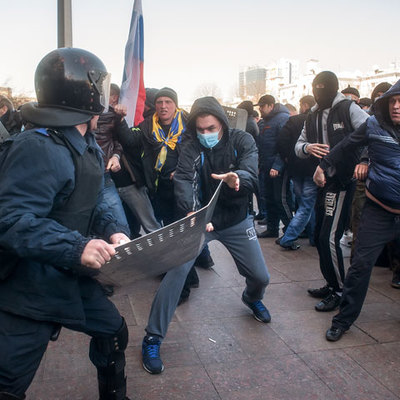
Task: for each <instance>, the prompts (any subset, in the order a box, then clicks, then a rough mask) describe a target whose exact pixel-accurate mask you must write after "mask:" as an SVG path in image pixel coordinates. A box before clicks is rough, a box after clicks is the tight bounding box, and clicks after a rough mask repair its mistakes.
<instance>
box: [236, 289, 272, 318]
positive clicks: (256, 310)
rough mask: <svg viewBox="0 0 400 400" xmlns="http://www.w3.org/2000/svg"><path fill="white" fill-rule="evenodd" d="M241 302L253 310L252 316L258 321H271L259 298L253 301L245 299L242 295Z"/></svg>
mask: <svg viewBox="0 0 400 400" xmlns="http://www.w3.org/2000/svg"><path fill="white" fill-rule="evenodd" d="M242 301H243V303H244V304H245V305H246V306H247V307H249V308H250V310H251V311H253V317H254V318H255V319H256V320H257V321H260V322H264V323H268V322H270V321H271V315H270V313H269V311H268V310H267V308H266V307H265V306H264V304H263V303H262V301H261V300H257V301H255V302H253V303H250V302H248V301H246V300H245V299H244V297H243V295H242Z"/></svg>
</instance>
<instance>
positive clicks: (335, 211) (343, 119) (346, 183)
mask: <svg viewBox="0 0 400 400" xmlns="http://www.w3.org/2000/svg"><path fill="white" fill-rule="evenodd" d="M312 87H313V94H314V98H315V101H316V102H317V104H316V105H315V106H314V107H313V108H312V112H311V113H310V114H309V115H308V116H307V119H306V122H305V124H304V128H303V131H302V133H301V135H300V137H299V139H298V141H297V143H296V147H295V151H296V154H297V156H298V157H301V158H314V157H316V158H317V161H318V160H320V159H322V158H323V157H324V156H325V155H326V154H328V153H329V149H332V148H334V147H335V146H336V145H337V144H338V143H340V142H341V141H342V140H343V139H344V138H345V137H346V136H348V135H350V133H351V132H353V131H354V130H355V129H357V128H358V127H359V126H360V125H361V124H362V123H363V122H364V121H365V120H366V119H367V118H368V114H367V113H366V112H364V111H363V110H361V108H360V107H358V105H357V104H356V103H354V102H353V101H352V100H348V99H346V97H345V96H344V95H343V94H342V93H338V88H339V82H338V79H337V77H336V75H335V74H334V73H333V72H331V71H323V72H321V73H319V74H318V75H317V76H316V77H315V78H314V80H313V83H312ZM358 160H359V155H358V154H356V153H355V154H352V155H351V161H353V162H354V166H355V165H356V164H357V162H358ZM353 172H354V168H353V171H350V170H349V169H346V168H343V167H342V166H341V165H338V167H337V168H335V169H334V168H331V169H330V170H329V171H328V172H327V175H328V181H327V184H326V186H325V187H323V188H321V189H320V190H318V195H317V202H316V206H315V215H316V226H315V244H316V246H317V249H318V254H319V263H320V268H321V273H322V275H323V276H324V278H325V280H326V282H327V284H326V285H325V286H324V287H322V288H318V289H308V293H309V294H310V295H311V296H313V297H316V298H322V300H321V301H320V302H319V303H318V304H316V306H315V309H316V310H317V311H333V310H335V309H336V308H337V307H338V306H339V303H340V296H341V294H342V288H343V280H344V263H343V254H342V249H341V247H340V239H341V237H342V236H343V232H344V229H345V226H346V224H347V221H348V219H349V213H350V209H351V201H352V199H353V193H354V187H355V182H354V180H353Z"/></svg>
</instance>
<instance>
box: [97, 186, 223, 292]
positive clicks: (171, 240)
mask: <svg viewBox="0 0 400 400" xmlns="http://www.w3.org/2000/svg"><path fill="white" fill-rule="evenodd" d="M221 185H222V182H221V183H220V184H219V185H218V188H217V190H216V191H215V193H214V195H213V197H212V199H211V200H210V202H209V203H208V205H207V206H205V207H203V208H202V209H200V210H199V211H197V212H195V213H194V214H192V215H190V216H187V217H185V218H182V219H180V220H179V221H176V222H174V223H172V224H170V225H167V226H165V227H164V228H161V229H158V230H157V231H154V232H151V233H149V234H147V235H144V236H141V237H140V238H137V239H134V240H132V241H131V242H128V243H126V244H123V245H121V246H119V247H117V248H116V252H117V253H116V254H115V256H114V257H113V258H112V259H111V260H110V261H109V262H108V263H107V264H106V265H104V266H103V267H102V268H101V269H100V274H99V275H97V277H96V279H98V280H99V281H100V282H102V283H108V284H113V285H115V286H117V287H122V286H126V285H129V284H131V283H133V282H135V281H138V280H139V279H143V278H145V277H148V276H157V275H160V274H162V273H164V272H167V271H168V270H170V269H172V268H174V267H177V266H179V265H182V264H184V263H185V262H187V261H190V260H193V259H195V258H196V257H197V256H198V255H199V254H200V252H201V250H202V248H203V245H204V240H205V233H206V225H207V223H209V222H210V221H211V217H212V215H213V212H214V208H215V205H216V203H217V200H218V195H219V192H220V189H221Z"/></svg>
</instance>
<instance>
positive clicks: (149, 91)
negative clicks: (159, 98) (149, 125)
mask: <svg viewBox="0 0 400 400" xmlns="http://www.w3.org/2000/svg"><path fill="white" fill-rule="evenodd" d="M158 90H159V89H155V88H146V106H147V107H150V108H154V103H155V98H156V94H157V93H158Z"/></svg>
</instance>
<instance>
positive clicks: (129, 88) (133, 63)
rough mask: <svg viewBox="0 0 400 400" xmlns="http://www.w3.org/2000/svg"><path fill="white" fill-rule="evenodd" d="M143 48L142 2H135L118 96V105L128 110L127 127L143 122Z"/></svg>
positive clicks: (139, 0)
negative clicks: (124, 106) (123, 105)
mask: <svg viewBox="0 0 400 400" xmlns="http://www.w3.org/2000/svg"><path fill="white" fill-rule="evenodd" d="M143 47H144V37H143V12H142V0H135V3H134V5H133V11H132V19H131V26H130V28H129V37H128V41H127V43H126V46H125V65H124V74H123V78H122V85H121V94H120V103H121V104H125V105H126V106H127V108H128V115H127V116H126V117H125V119H126V122H127V123H128V125H129V126H136V125H138V124H139V123H140V122H142V121H143V109H144V103H145V100H146V90H145V87H144V82H143V60H144V57H143Z"/></svg>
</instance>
